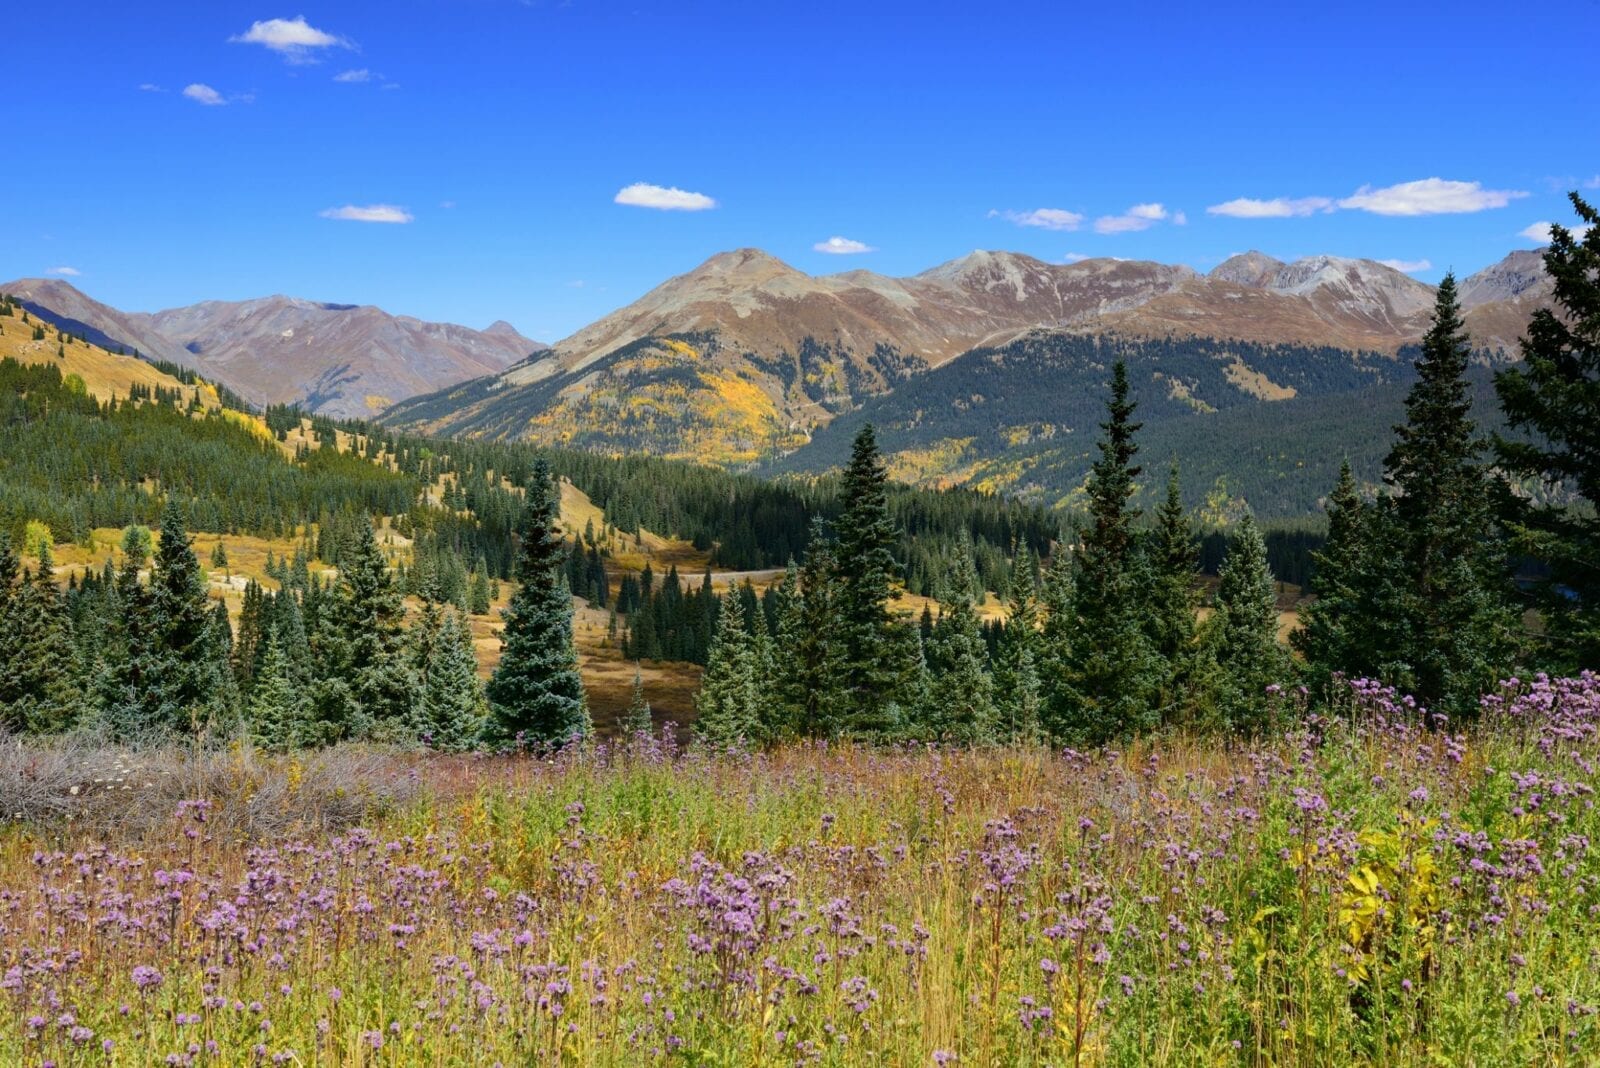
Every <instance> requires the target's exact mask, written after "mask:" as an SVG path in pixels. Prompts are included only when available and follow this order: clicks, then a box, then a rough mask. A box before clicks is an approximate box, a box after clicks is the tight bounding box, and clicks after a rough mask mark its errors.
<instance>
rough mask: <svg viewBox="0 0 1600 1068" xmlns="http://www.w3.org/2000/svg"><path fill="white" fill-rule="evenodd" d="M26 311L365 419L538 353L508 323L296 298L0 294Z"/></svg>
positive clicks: (23, 285) (35, 283)
mask: <svg viewBox="0 0 1600 1068" xmlns="http://www.w3.org/2000/svg"><path fill="white" fill-rule="evenodd" d="M0 292H7V293H12V294H15V295H16V296H17V297H18V299H19V300H21V302H22V304H23V306H24V307H26V308H28V309H29V311H30V313H31V314H33V315H36V316H38V317H39V318H42V319H45V320H46V321H48V322H51V323H55V324H59V325H61V326H62V327H63V328H64V329H66V330H67V331H68V332H71V333H77V334H83V335H84V336H86V337H87V338H89V339H90V340H91V341H94V342H96V343H97V344H100V345H102V346H105V347H107V348H110V349H113V350H114V349H117V348H119V347H120V348H122V349H125V350H127V351H130V352H131V351H134V350H137V351H138V352H139V353H141V354H143V355H146V356H151V357H155V358H158V359H165V360H171V361H172V362H174V363H178V364H182V365H184V366H188V367H192V368H194V369H195V370H197V371H199V372H200V373H201V374H202V375H203V376H205V377H207V378H209V379H211V380H213V381H216V382H220V383H222V384H223V385H226V386H228V387H230V388H231V389H233V390H235V391H236V392H238V393H239V394H240V395H241V396H243V397H244V398H245V399H246V400H249V401H252V402H254V403H256V404H272V403H287V402H298V403H303V404H305V405H306V406H307V407H308V408H309V409H311V410H313V411H317V412H322V413H324V414H328V415H335V416H346V417H360V418H367V417H370V416H373V415H375V414H377V413H378V412H380V411H382V410H383V409H384V408H387V407H388V406H389V405H390V404H393V403H394V402H395V401H397V400H403V399H404V398H406V397H410V396H413V395H414V394H417V393H426V392H428V391H430V390H436V389H439V388H440V387H442V386H448V385H451V384H453V383H456V382H461V381H464V380H467V379H471V378H476V377H479V376H482V375H492V374H496V373H498V372H500V371H502V370H504V369H505V368H507V367H509V366H510V365H512V364H514V363H516V362H517V361H519V360H522V359H525V358H526V357H527V356H528V355H529V354H530V353H533V352H535V351H537V350H538V349H540V348H542V346H541V345H540V344H539V343H538V342H536V341H530V340H529V339H527V338H525V337H523V336H522V335H521V334H519V333H517V332H516V330H515V329H514V328H512V327H511V326H510V325H509V324H508V323H505V322H497V323H495V324H494V325H493V326H491V327H490V328H489V329H488V330H484V331H478V330H472V329H470V328H468V327H464V326H456V325H453V324H449V323H430V322H424V321H423V320H420V319H414V318H411V317H409V316H399V315H390V314H389V313H387V312H385V311H383V310H382V309H379V308H375V307H371V306H356V305H345V304H324V303H317V302H314V301H306V300H298V299H295V298H292V297H267V298H264V299H261V300H250V301H240V302H224V301H207V302H204V303H202V304H196V305H192V306H189V307H184V308H172V309H169V310H167V311H162V312H156V313H154V314H147V313H142V312H123V311H120V310H118V309H116V308H112V307H110V306H108V305H105V304H102V303H100V302H99V301H96V300H93V299H91V298H90V297H88V296H86V295H85V294H84V293H82V292H81V291H79V290H78V289H77V288H76V287H75V286H73V285H71V284H69V283H67V282H64V281H61V280H59V279H39V278H30V279H22V280H20V281H16V282H12V283H9V284H5V285H0Z"/></svg>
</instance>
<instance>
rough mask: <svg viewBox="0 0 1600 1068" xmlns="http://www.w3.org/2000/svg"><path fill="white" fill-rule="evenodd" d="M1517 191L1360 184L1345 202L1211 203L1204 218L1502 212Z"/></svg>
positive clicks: (1427, 181)
mask: <svg viewBox="0 0 1600 1068" xmlns="http://www.w3.org/2000/svg"><path fill="white" fill-rule="evenodd" d="M1527 195H1528V194H1527V193H1526V192H1523V191H1522V190H1519V189H1485V188H1484V187H1483V183H1482V182H1456V181H1449V180H1446V179H1444V178H1422V179H1419V180H1418V181H1415V182H1401V183H1399V184H1398V185H1389V186H1384V187H1382V188H1374V187H1372V186H1370V185H1364V186H1362V187H1361V188H1360V189H1357V190H1356V191H1355V192H1354V193H1352V194H1350V195H1349V196H1347V197H1340V198H1337V199H1335V198H1333V197H1272V198H1270V199H1257V198H1255V197H1239V198H1237V199H1235V200H1228V201H1224V202H1223V203H1221V204H1213V205H1211V206H1210V207H1209V208H1207V209H1206V214H1207V215H1223V216H1227V217H1228V218H1232V219H1294V218H1304V217H1305V216H1308V215H1321V214H1326V213H1328V212H1331V211H1338V210H1340V209H1344V210H1346V211H1365V212H1369V213H1371V214H1373V215H1391V216H1415V215H1460V214H1467V213H1471V212H1476V211H1487V210H1489V209H1491V208H1503V207H1505V206H1506V205H1507V204H1509V203H1511V202H1512V201H1513V200H1520V199H1521V198H1523V197H1525V196H1527Z"/></svg>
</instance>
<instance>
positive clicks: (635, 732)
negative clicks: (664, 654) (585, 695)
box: [617, 664, 655, 738]
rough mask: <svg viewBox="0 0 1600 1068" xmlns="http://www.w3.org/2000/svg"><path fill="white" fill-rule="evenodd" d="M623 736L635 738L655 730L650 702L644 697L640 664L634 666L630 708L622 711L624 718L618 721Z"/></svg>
mask: <svg viewBox="0 0 1600 1068" xmlns="http://www.w3.org/2000/svg"><path fill="white" fill-rule="evenodd" d="M617 730H619V731H620V732H621V733H622V735H623V737H625V738H634V737H638V736H640V735H648V734H651V733H653V732H654V730H655V723H654V721H653V720H652V718H651V715H650V702H649V701H647V700H645V697H644V675H643V674H642V673H641V672H640V670H639V666H638V665H637V664H635V665H634V668H633V696H632V697H630V698H629V699H628V708H627V710H626V711H625V712H623V713H622V719H621V720H619V721H618V723H617Z"/></svg>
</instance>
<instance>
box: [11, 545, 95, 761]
mask: <svg viewBox="0 0 1600 1068" xmlns="http://www.w3.org/2000/svg"><path fill="white" fill-rule="evenodd" d="M76 652H77V648H76V643H75V642H74V639H73V634H72V621H71V618H70V617H69V616H68V613H67V606H66V604H65V602H64V601H63V600H62V597H61V594H60V591H59V590H58V589H57V588H56V585H55V577H54V574H53V570H52V566H51V558H50V548H49V546H48V545H46V546H44V547H43V549H42V550H41V555H40V558H39V570H38V572H37V574H35V575H33V576H30V575H29V574H28V573H27V572H25V571H24V572H19V571H18V561H17V558H16V555H15V554H14V553H13V552H12V550H11V542H10V538H9V537H8V536H6V535H4V534H0V726H4V727H5V728H6V729H8V730H20V731H28V732H30V733H34V734H46V733H53V732H56V731H61V730H64V729H66V728H67V727H69V726H71V725H72V723H73V722H74V721H75V720H76V719H77V717H78V714H79V711H80V693H79V685H78V683H79V680H78V672H77V658H76Z"/></svg>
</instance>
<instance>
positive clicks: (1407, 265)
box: [1378, 260, 1433, 274]
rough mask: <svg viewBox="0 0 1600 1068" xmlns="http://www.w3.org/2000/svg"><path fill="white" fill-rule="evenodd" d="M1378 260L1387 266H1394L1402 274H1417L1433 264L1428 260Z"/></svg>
mask: <svg viewBox="0 0 1600 1068" xmlns="http://www.w3.org/2000/svg"><path fill="white" fill-rule="evenodd" d="M1378 262H1379V263H1381V264H1383V265H1384V266H1385V267H1393V268H1394V269H1395V270H1397V271H1399V272H1400V273H1401V274H1416V273H1417V272H1418V271H1426V270H1427V269H1428V268H1429V267H1432V266H1433V264H1432V262H1430V261H1428V260H1379V261H1378Z"/></svg>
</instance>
